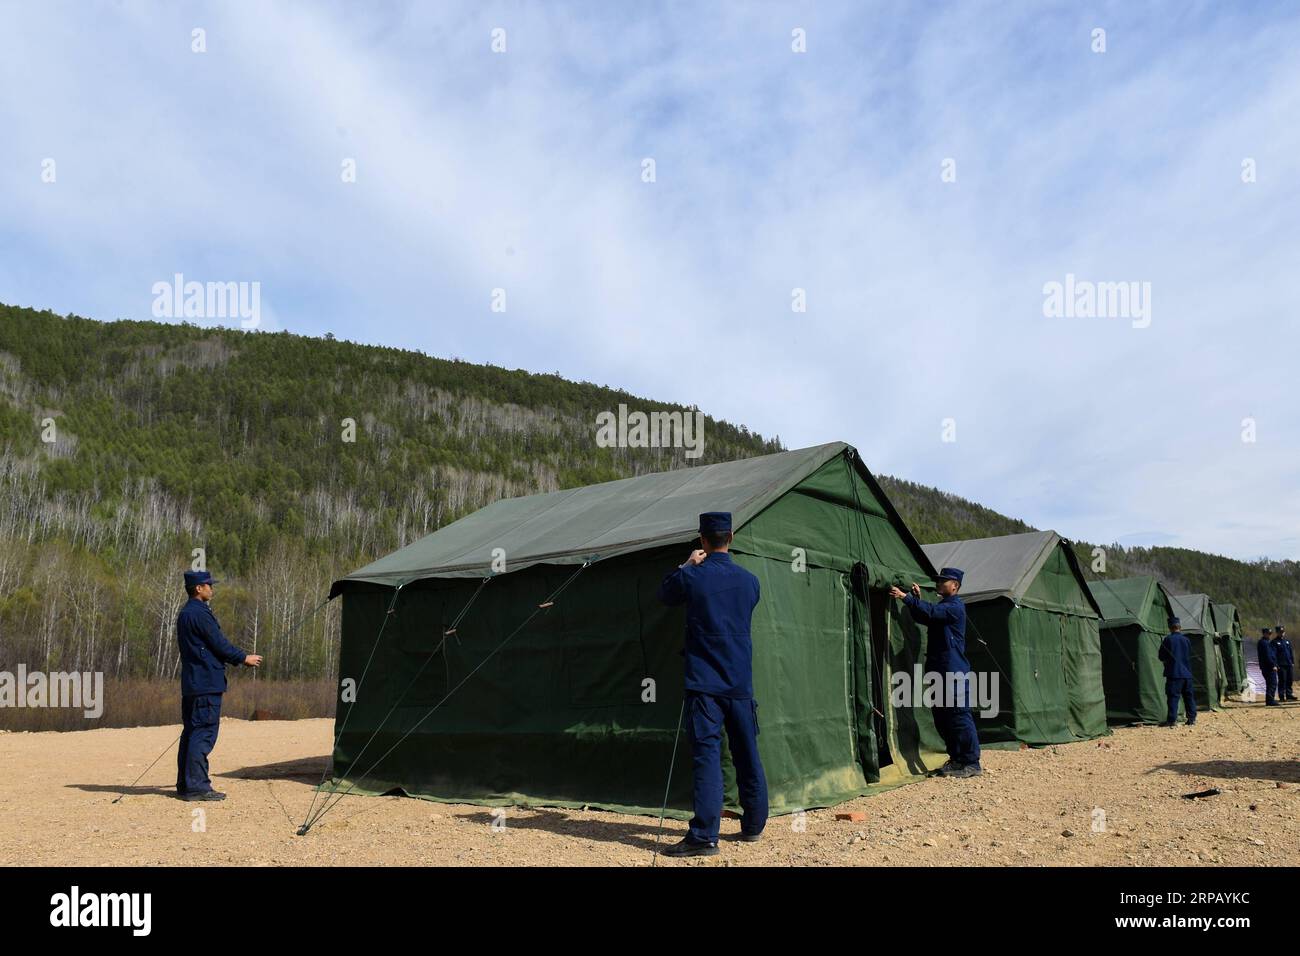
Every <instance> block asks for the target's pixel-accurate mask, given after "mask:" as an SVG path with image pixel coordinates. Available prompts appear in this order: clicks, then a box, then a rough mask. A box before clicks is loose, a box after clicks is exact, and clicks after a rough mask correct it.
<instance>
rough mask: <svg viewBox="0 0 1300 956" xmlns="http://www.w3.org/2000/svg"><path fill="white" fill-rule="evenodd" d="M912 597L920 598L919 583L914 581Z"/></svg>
mask: <svg viewBox="0 0 1300 956" xmlns="http://www.w3.org/2000/svg"><path fill="white" fill-rule="evenodd" d="M912 597H914V598H916V599H917V600H920V598H921V585H919V584H917V583H916V582H915V581H913V582H912Z"/></svg>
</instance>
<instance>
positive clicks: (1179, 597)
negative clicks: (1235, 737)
mask: <svg viewBox="0 0 1300 956" xmlns="http://www.w3.org/2000/svg"><path fill="white" fill-rule="evenodd" d="M1170 601H1171V603H1172V604H1173V608H1174V613H1175V614H1176V615H1178V618H1179V620H1180V621H1181V622H1182V626H1183V633H1184V634H1186V635H1187V638H1188V640H1190V641H1191V643H1192V688H1193V690H1194V691H1195V692H1196V706H1197V707H1202V708H1208V709H1210V710H1223V690H1224V685H1225V684H1226V683H1227V677H1226V675H1225V673H1224V666H1223V659H1222V656H1221V654H1220V650H1219V645H1218V642H1217V641H1216V640H1215V633H1216V632H1215V629H1214V618H1213V615H1212V612H1211V610H1210V605H1211V603H1212V602H1211V601H1210V598H1209V596H1208V595H1205V594H1173V595H1170Z"/></svg>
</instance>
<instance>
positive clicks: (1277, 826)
mask: <svg viewBox="0 0 1300 956" xmlns="http://www.w3.org/2000/svg"><path fill="white" fill-rule="evenodd" d="M332 728H333V725H332V722H331V721H328V720H303V721H292V722H289V721H264V722H257V723H250V722H248V721H243V720H229V719H227V720H223V721H222V725H221V736H220V740H219V741H218V744H217V749H216V751H215V752H214V754H213V757H212V776H213V782H214V784H215V785H216V787H217V788H218V789H220V790H224V791H226V792H227V793H228V794H229V799H227V800H226V801H224V802H223V803H208V804H191V803H185V802H183V801H180V800H177V799H175V798H174V797H172V796H169V792H168V791H167V789H166V786H167V784H168V781H169V780H170V779H174V773H175V756H174V751H173V752H172V753H169V754H168V755H167V756H166V757H164V758H163V759H162V760H160V761H159V762H158V764H157V766H155V767H154V768H153V770H151V771H150V772H149V774H148V775H147V776H146V777H145V778H144V779H143V780H142V781H141V782H140V784H139V785H138V786H136V787H134V788H131V787H128V786H127V785H128V784H129V782H130V781H131V780H133V779H135V777H136V776H137V775H139V774H140V773H141V772H142V771H143V770H144V769H145V767H146V766H148V764H149V761H150V760H152V759H153V758H154V756H156V755H157V754H158V753H159V752H160V751H161V750H162V749H163V748H164V747H165V746H166V745H167V743H168V741H169V740H173V739H175V737H176V735H177V734H179V732H180V728H179V727H147V728H132V729H115V730H91V731H82V732H74V733H0V768H2V770H0V863H3V864H6V865H23V864H53V865H69V866H98V865H115V864H143V865H156V864H165V865H186V866H194V865H213V864H216V865H222V864H237V865H249V866H275V865H282V864H306V865H331V864H359V865H382V864H408V865H451V866H480V865H609V866H648V865H650V863H651V860H652V854H653V849H654V846H655V831H656V825H657V821H656V820H655V819H653V818H646V817H635V816H625V815H621V814H614V813H603V812H598V811H592V810H551V809H523V808H510V809H508V810H507V811H506V817H505V826H504V828H495V829H494V827H493V826H492V823H493V811H492V810H491V809H489V808H484V807H475V806H465V805H449V804H438V803H432V802H429V801H425V800H414V799H409V798H404V797H362V796H349V797H347V798H346V799H344V800H343V801H341V802H340V804H339V806H337V807H336V808H335V809H333V810H332V811H330V813H328V814H327V815H326V816H325V817H324V818H323V819H322V820H321V822H320V823H319V824H318V825H317V826H316V827H315V828H314V829H312V831H311V832H310V833H309V834H308V835H307V836H305V837H299V836H297V835H296V833H295V831H296V830H297V827H298V825H299V824H300V823H301V822H302V820H303V818H304V816H305V815H306V812H307V808H308V805H309V804H310V803H311V800H312V788H313V787H314V786H315V784H316V783H317V782H318V781H319V780H320V775H321V772H322V770H323V769H324V767H325V765H326V757H325V755H326V754H327V752H328V751H329V747H330V741H331V734H332ZM1298 757H1300V706H1297V705H1290V706H1287V707H1283V708H1270V709H1268V710H1267V711H1266V710H1265V709H1264V707H1263V706H1261V705H1236V706H1233V707H1232V709H1230V710H1229V711H1226V712H1223V713H1211V714H1204V715H1202V717H1201V719H1200V721H1199V722H1198V724H1197V725H1196V726H1195V727H1192V728H1187V727H1183V726H1179V727H1176V728H1169V729H1165V728H1158V727H1135V728H1119V729H1117V730H1116V731H1115V733H1114V734H1113V735H1112V736H1110V737H1106V738H1103V739H1101V740H1094V741H1085V742H1081V743H1074V744H1066V745H1061V746H1058V747H1050V748H1046V749H1041V750H1020V751H997V750H986V751H985V754H984V766H985V773H984V775H983V776H982V777H979V778H975V779H971V780H945V779H942V778H931V779H926V780H922V781H920V782H918V783H916V784H913V785H909V786H905V787H900V788H898V789H895V790H891V791H888V792H886V793H882V794H878V795H875V796H871V797H864V798H861V799H858V800H855V801H853V802H851V803H848V804H843V805H841V806H839V807H836V808H834V809H827V810H814V811H809V812H808V813H807V814H806V815H805V816H804V817H803V818H802V819H799V818H798V817H795V816H783V817H777V818H774V819H773V820H772V821H771V822H770V824H769V825H768V829H767V832H766V834H765V836H764V839H763V841H762V842H760V843H756V844H748V843H740V842H732V841H729V840H728V839H727V837H728V836H729V835H731V834H733V833H735V832H736V831H737V830H738V824H737V822H736V821H734V820H726V821H724V823H723V842H722V843H721V847H722V852H721V854H720V855H719V856H717V857H711V858H704V859H695V860H687V861H671V860H665V859H663V858H662V857H661V858H660V859H659V861H658V865H661V866H728V865H776V866H788V865H796V866H803V865H853V866H862V865H866V866H877V865H885V866H889V865H903V864H919V865H993V866H996V865H1007V864H1011V865H1033V866H1039V865H1041V866H1077V865H1099V864H1100V865H1116V866H1126V865H1139V864H1144V865H1170V864H1173V865H1206V866H1212V865H1215V864H1231V865H1269V864H1280V863H1283V862H1285V861H1286V860H1289V859H1290V858H1291V857H1293V856H1294V850H1295V849H1296V847H1297V846H1300V762H1298V760H1297V758H1298ZM1211 788H1217V789H1218V790H1220V791H1221V793H1220V794H1218V795H1217V796H1211V797H1207V798H1203V799H1195V800H1190V799H1184V798H1183V796H1182V795H1183V794H1188V793H1192V792H1196V791H1202V790H1208V789H1211ZM124 792H125V793H126V796H125V797H124V798H123V799H122V800H121V801H120V802H119V803H117V804H114V803H113V802H112V801H113V799H114V798H115V797H117V796H118V795H119V794H122V793H124ZM198 808H202V810H203V812H204V818H203V820H202V821H201V822H202V823H203V827H199V826H198V823H199V822H200V821H198V820H196V818H195V817H194V816H193V811H194V810H196V809H198ZM846 811H859V812H861V813H864V814H865V815H866V819H865V821H860V822H851V821H842V820H836V819H835V816H836V813H837V812H838V813H843V812H846ZM1102 813H1104V818H1103V817H1102V815H1101V814H1102ZM684 829H685V824H684V823H681V822H679V821H672V820H670V821H668V822H666V823H665V832H664V845H667V843H668V842H670V841H675V840H676V839H678V838H680V836H681V835H682V834H683V832H684ZM1261 830H1267V831H1268V833H1269V834H1270V836H1269V841H1268V843H1267V844H1265V842H1264V841H1263V840H1262V839H1260V831H1261Z"/></svg>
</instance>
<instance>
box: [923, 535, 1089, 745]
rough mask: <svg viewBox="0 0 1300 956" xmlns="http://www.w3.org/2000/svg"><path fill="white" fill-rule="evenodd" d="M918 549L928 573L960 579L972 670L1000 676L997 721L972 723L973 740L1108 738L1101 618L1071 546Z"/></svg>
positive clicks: (1036, 539) (1023, 539) (978, 544)
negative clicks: (946, 572)
mask: <svg viewBox="0 0 1300 956" xmlns="http://www.w3.org/2000/svg"><path fill="white" fill-rule="evenodd" d="M924 548H925V553H926V555H928V556H929V558H930V562H931V563H932V564H933V565H934V566H935V567H936V568H939V567H955V568H960V569H961V570H962V571H964V572H965V579H964V580H963V582H962V587H961V598H962V600H963V601H965V603H966V606H967V610H966V621H967V624H966V650H967V652H968V656H969V659H970V662H971V667H972V668H973V669H974V670H975V672H976V673H977V674H978V673H980V672H987V673H989V674H997V675H999V680H1000V684H1001V686H1000V693H999V698H1000V700H999V712H998V714H997V716H996V717H991V718H985V717H982V716H978V715H977V717H976V726H978V727H979V732H980V740H981V741H983V742H984V743H998V742H1003V741H1013V740H1019V741H1023V742H1025V743H1029V744H1053V743H1064V742H1067V741H1071V740H1085V739H1088V738H1092V737H1099V736H1101V735H1103V734H1106V733H1108V732H1109V731H1108V730H1107V727H1106V699H1105V692H1104V690H1103V688H1102V666H1101V646H1100V639H1099V637H1098V624H1099V622H1100V620H1101V611H1100V609H1099V608H1098V607H1097V605H1096V602H1095V601H1094V600H1093V598H1092V595H1091V594H1090V593H1089V591H1088V585H1087V582H1086V581H1085V580H1084V577H1083V572H1082V570H1081V569H1080V568H1079V562H1078V559H1077V558H1076V557H1075V556H1074V552H1073V550H1071V548H1070V546H1069V544H1068V543H1067V542H1066V541H1065V540H1064V539H1062V538H1061V536H1060V535H1058V534H1057V533H1056V532H1055V531H1032V532H1029V533H1027V534H1009V535H1003V536H1001V537H997V538H978V539H975V540H971V541H948V542H945V543H943V544H927V545H925V546H924ZM1008 681H1009V682H1010V686H1009V687H1008V686H1007V682H1008Z"/></svg>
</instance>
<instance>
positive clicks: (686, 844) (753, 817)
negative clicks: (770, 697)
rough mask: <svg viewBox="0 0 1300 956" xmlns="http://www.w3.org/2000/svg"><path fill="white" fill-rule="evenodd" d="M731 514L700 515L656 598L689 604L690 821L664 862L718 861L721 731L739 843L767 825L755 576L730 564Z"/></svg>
mask: <svg viewBox="0 0 1300 956" xmlns="http://www.w3.org/2000/svg"><path fill="white" fill-rule="evenodd" d="M731 540H732V535H731V513H730V512H727V511H708V512H705V513H704V514H702V515H700V544H701V545H702V548H701V549H700V550H696V551H693V552H691V556H690V557H689V558H687V559H686V563H685V564H683V565H681V566H680V567H679V568H677V570H676V571H672V572H670V573H669V574H668V575H667V576H666V577H665V578H664V580H663V583H662V584H660V585H659V600H661V601H662V602H663V603H664V604H667V605H668V606H670V607H676V606H677V605H681V604H685V605H686V644H685V648H684V649H683V651H682V656H683V657H685V658H686V680H685V685H686V700H685V704H684V709H685V717H684V719H685V722H686V728H687V732H688V734H689V736H690V741H691V760H692V764H693V769H694V783H695V816H694V817H692V818H691V828H690V832H689V833H687V835H686V838H685V839H683V840H682V841H681V842H680V843H677V844H674V845H673V846H670V847H669V848H668V849H666V850H664V856H716V855H717V853H718V829H719V827H720V825H721V822H722V797H723V794H722V730H723V728H724V727H725V728H726V730H727V745H728V747H729V748H730V750H731V762H732V763H733V764H734V765H735V767H736V789H737V790H738V791H739V796H740V807H741V810H742V811H744V816H743V817H742V818H741V821H740V837H739V839H741V840H743V841H745V842H747V843H753V842H756V841H757V840H758V838H759V837H760V836H761V835H762V833H763V827H764V826H765V825H766V824H767V778H766V777H765V776H764V775H763V762H762V761H761V760H759V757H758V702H757V701H755V700H754V670H753V666H754V665H753V660H754V646H753V643H752V642H751V640H750V634H749V625H750V618H751V617H752V616H753V613H754V608H755V607H756V606H757V605H758V578H756V577H754V575H752V574H750V573H749V572H748V571H746V570H745V569H744V568H742V567H741V566H740V565H738V564H736V563H735V562H734V561H732V559H731V554H730V551H729V549H730V548H731Z"/></svg>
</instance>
